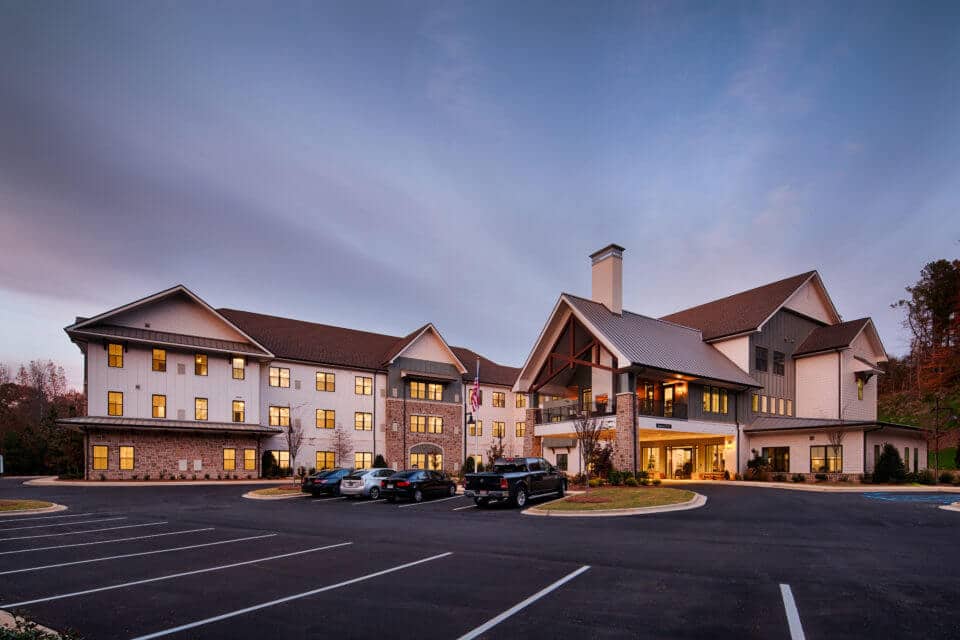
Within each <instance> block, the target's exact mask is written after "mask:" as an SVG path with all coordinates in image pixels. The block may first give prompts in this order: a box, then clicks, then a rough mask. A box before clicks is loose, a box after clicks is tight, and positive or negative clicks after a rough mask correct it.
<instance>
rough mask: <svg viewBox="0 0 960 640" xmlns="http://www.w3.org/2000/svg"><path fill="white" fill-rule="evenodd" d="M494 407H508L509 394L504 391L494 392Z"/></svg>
mask: <svg viewBox="0 0 960 640" xmlns="http://www.w3.org/2000/svg"><path fill="white" fill-rule="evenodd" d="M493 406H495V407H501V408H502V407H506V406H507V394H506V393H504V392H503V391H494V392H493Z"/></svg>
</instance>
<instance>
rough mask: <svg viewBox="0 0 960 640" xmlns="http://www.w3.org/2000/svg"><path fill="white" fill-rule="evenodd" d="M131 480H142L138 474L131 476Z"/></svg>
mask: <svg viewBox="0 0 960 640" xmlns="http://www.w3.org/2000/svg"><path fill="white" fill-rule="evenodd" d="M130 479H131V480H139V479H140V476H138V475H137V474H133V475H132V476H130Z"/></svg>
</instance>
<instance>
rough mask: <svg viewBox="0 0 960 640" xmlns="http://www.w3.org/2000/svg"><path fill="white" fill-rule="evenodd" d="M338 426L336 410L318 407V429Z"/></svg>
mask: <svg viewBox="0 0 960 640" xmlns="http://www.w3.org/2000/svg"><path fill="white" fill-rule="evenodd" d="M336 426H337V412H336V411H334V410H333V409H317V429H333V428H335V427H336Z"/></svg>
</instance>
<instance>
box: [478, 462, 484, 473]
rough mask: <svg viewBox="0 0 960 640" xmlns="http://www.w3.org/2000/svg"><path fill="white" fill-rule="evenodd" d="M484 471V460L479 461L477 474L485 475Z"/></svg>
mask: <svg viewBox="0 0 960 640" xmlns="http://www.w3.org/2000/svg"><path fill="white" fill-rule="evenodd" d="M483 469H484V466H483V460H479V461H478V462H477V473H483Z"/></svg>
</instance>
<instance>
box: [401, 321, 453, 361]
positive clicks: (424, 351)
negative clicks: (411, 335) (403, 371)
mask: <svg viewBox="0 0 960 640" xmlns="http://www.w3.org/2000/svg"><path fill="white" fill-rule="evenodd" d="M402 355H403V357H404V358H412V359H414V360H426V361H428V362H444V363H448V364H452V365H454V366H457V365H456V363H455V361H454V359H453V358H452V357H451V355H450V352H449V351H448V350H447V349H446V348H445V347H444V345H443V343H442V342H441V341H440V338H438V337H437V334H435V333H434V332H433V331H430V330H427V331H426V332H424V334H423V335H421V336H420V337H419V338H417V339H416V340H414V341H413V342H412V343H410V344H408V345H407V348H406V349H404V350H403V352H402Z"/></svg>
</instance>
